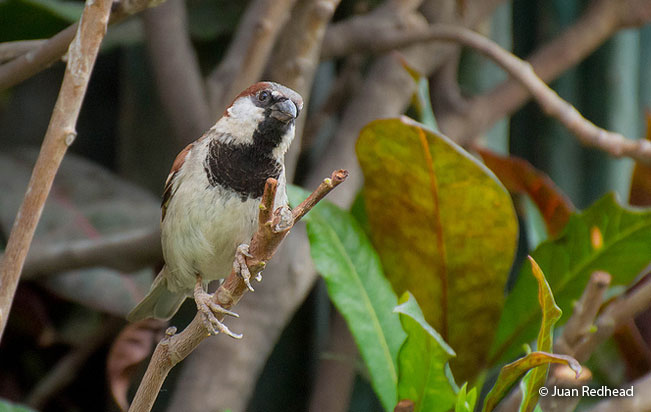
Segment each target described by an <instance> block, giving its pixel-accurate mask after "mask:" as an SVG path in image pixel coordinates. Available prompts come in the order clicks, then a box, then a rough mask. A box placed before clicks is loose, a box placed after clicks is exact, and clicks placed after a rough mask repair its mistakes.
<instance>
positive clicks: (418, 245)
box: [357, 117, 517, 380]
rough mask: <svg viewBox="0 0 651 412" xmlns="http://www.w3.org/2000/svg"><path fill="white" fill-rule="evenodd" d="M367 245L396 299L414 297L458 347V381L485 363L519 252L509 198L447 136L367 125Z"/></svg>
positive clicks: (392, 122) (363, 151)
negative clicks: (371, 246) (370, 242)
mask: <svg viewBox="0 0 651 412" xmlns="http://www.w3.org/2000/svg"><path fill="white" fill-rule="evenodd" d="M357 155H358V158H359V161H360V163H361V166H362V169H363V172H364V178H365V185H364V200H365V203H366V211H367V215H368V221H369V225H370V229H371V238H372V240H373V244H374V245H375V247H376V250H377V251H378V253H379V254H380V257H381V259H382V264H383V266H384V268H385V273H386V274H387V277H388V278H389V280H390V281H391V283H392V285H393V287H394V289H395V290H396V292H397V293H400V294H402V293H404V292H405V291H410V292H411V293H413V294H414V296H415V297H416V299H417V300H418V302H419V303H420V306H421V308H422V310H423V313H424V314H425V319H426V320H427V322H428V323H429V324H430V325H432V326H433V327H434V329H436V330H437V331H438V332H439V333H440V334H441V336H442V337H443V338H444V340H445V341H446V342H448V343H449V344H450V346H451V347H452V348H454V350H455V352H456V353H457V358H455V359H453V360H452V361H451V366H452V370H453V371H454V375H455V376H456V377H457V378H458V379H460V380H467V379H469V378H470V377H472V376H473V375H474V374H475V373H477V371H478V370H479V368H480V367H481V365H482V364H483V363H484V360H485V357H486V352H487V349H488V346H487V344H486V342H490V341H491V340H492V338H493V336H494V333H495V327H496V324H497V320H498V318H499V314H500V311H501V308H502V304H503V301H502V295H503V290H504V284H505V282H506V277H507V274H508V271H509V269H510V267H511V262H512V259H513V255H514V252H515V246H516V240H517V221H516V217H515V212H514V210H513V205H512V203H511V198H510V196H509V194H508V193H507V191H506V190H505V189H504V187H503V186H502V185H501V183H500V182H499V181H498V180H497V179H496V178H495V176H494V175H493V174H492V173H491V172H490V171H489V170H488V169H487V168H486V167H485V166H484V165H483V164H481V163H480V162H478V161H477V160H476V159H474V158H473V157H472V156H470V155H469V154H468V153H466V152H465V151H463V149H461V148H460V147H458V146H457V145H455V144H454V143H452V142H451V141H450V140H449V139H447V138H446V137H444V136H442V135H439V134H435V133H433V132H430V131H428V130H425V129H423V128H422V126H421V125H420V124H417V123H415V122H413V121H411V120H409V119H407V118H405V117H403V118H401V119H388V120H377V121H374V122H371V123H370V124H368V125H367V126H366V127H365V128H364V129H363V130H362V132H361V134H360V137H359V140H358V142H357Z"/></svg>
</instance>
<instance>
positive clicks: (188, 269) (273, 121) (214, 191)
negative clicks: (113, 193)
mask: <svg viewBox="0 0 651 412" xmlns="http://www.w3.org/2000/svg"><path fill="white" fill-rule="evenodd" d="M302 108H303V99H302V98H301V96H300V95H299V94H298V93H296V92H295V91H293V90H291V89H288V88H287V87H284V86H282V85H280V84H277V83H271V82H260V83H256V84H254V85H253V86H251V87H249V88H248V89H246V90H244V91H243V92H242V93H240V94H239V95H238V96H237V97H236V98H235V100H234V101H233V103H232V104H231V105H230V106H229V107H228V108H227V109H226V111H225V112H224V114H223V116H222V118H221V119H219V121H218V122H217V123H215V125H214V126H213V127H212V128H211V129H210V130H208V132H207V133H205V134H204V135H203V136H202V137H201V138H200V139H198V140H196V141H195V142H193V143H191V144H189V145H188V146H187V147H186V148H185V149H183V150H182V151H181V153H179V155H178V156H177V157H176V160H175V161H174V164H173V165H172V170H171V172H170V174H169V176H168V178H167V181H166V182H165V191H164V194H163V204H162V218H161V232H162V233H161V240H162V247H163V257H164V258H165V266H164V267H163V269H162V270H161V272H160V273H159V274H158V276H157V277H156V279H155V280H154V282H153V284H152V286H151V289H150V290H149V293H148V294H147V296H145V298H144V299H143V300H142V301H141V302H140V303H139V304H138V305H137V306H136V307H135V308H134V309H133V310H132V311H131V313H129V315H128V316H127V319H128V320H129V321H132V322H135V321H138V320H141V319H145V318H148V317H154V318H159V319H169V318H171V317H172V316H173V315H174V314H175V313H176V311H177V310H178V308H179V306H181V304H182V303H183V301H184V300H185V299H186V297H188V296H190V295H191V294H193V295H194V300H195V302H196V304H197V309H198V310H199V311H200V312H202V313H203V315H204V324H205V325H206V327H207V328H208V330H209V331H210V332H212V333H217V332H218V331H219V332H223V333H226V334H228V335H230V336H233V337H240V335H236V334H234V333H232V332H231V331H230V330H229V329H228V328H227V327H226V326H225V325H223V324H222V323H221V322H219V321H218V320H217V317H216V316H215V313H217V314H227V315H231V316H237V315H236V314H234V313H233V312H230V311H228V310H226V309H224V308H222V307H220V306H219V305H217V304H216V303H214V302H213V301H212V300H211V299H210V295H209V294H208V293H207V292H206V291H205V289H204V288H205V286H207V283H208V282H209V281H212V280H216V279H223V278H225V277H226V276H228V275H229V273H230V271H231V269H232V268H233V267H235V268H236V269H241V270H240V271H239V273H240V274H241V275H242V277H243V279H244V281H245V282H246V284H247V286H248V287H249V289H251V290H253V289H252V288H251V284H250V279H249V278H250V274H249V272H248V268H246V263H244V255H247V254H248V245H246V244H245V242H248V241H249V240H250V239H251V237H252V236H253V233H254V232H255V230H256V229H257V225H258V212H259V205H260V201H261V199H262V194H263V192H264V186H265V182H266V180H267V178H270V177H273V178H275V179H277V180H278V189H277V193H276V199H275V204H274V209H275V208H277V207H279V206H284V205H286V204H287V194H286V193H285V166H284V158H285V152H286V151H287V149H288V147H289V145H290V143H291V142H292V139H293V138H294V120H295V119H296V117H297V116H298V114H299V113H300V111H301V109H302ZM234 262H235V263H234ZM238 262H239V264H238Z"/></svg>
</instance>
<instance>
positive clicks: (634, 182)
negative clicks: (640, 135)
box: [629, 111, 651, 206]
mask: <svg viewBox="0 0 651 412" xmlns="http://www.w3.org/2000/svg"><path fill="white" fill-rule="evenodd" d="M646 139H647V140H651V111H647V112H646ZM629 203H630V204H631V205H634V206H651V166H649V165H646V164H642V163H640V162H636V163H635V168H634V169H633V177H632V178H631V191H630V195H629Z"/></svg>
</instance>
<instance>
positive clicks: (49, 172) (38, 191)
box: [0, 0, 111, 338]
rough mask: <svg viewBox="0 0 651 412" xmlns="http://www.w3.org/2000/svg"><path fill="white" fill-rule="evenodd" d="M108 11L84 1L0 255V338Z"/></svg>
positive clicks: (103, 0)
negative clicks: (56, 93)
mask: <svg viewBox="0 0 651 412" xmlns="http://www.w3.org/2000/svg"><path fill="white" fill-rule="evenodd" d="M110 12H111V0H95V1H91V0H89V1H88V3H87V4H86V7H85V8H84V12H83V14H82V16H81V19H80V22H79V29H78V30H77V34H76V35H75V37H74V39H73V41H72V43H71V44H70V48H69V50H68V64H67V65H66V71H65V74H64V77H63V83H62V85H61V91H60V92H59V97H58V98H57V102H56V105H55V106H54V111H53V113H52V118H51V119H50V125H49V126H48V129H47V132H46V133H45V138H44V140H43V145H42V147H41V151H40V153H39V156H38V159H37V160H36V165H35V166H34V170H33V172H32V176H31V178H30V181H29V184H28V186H27V193H26V194H25V199H24V200H23V203H22V205H21V206H20V209H19V210H18V215H17V216H16V220H15V222H14V226H13V228H12V230H11V234H10V236H9V241H8V243H7V248H6V250H5V255H4V257H3V259H2V262H0V274H1V276H2V278H1V281H2V287H0V338H1V337H2V333H3V332H4V329H5V326H6V324H7V319H8V317H9V310H10V308H11V302H12V300H13V297H14V294H15V292H16V288H17V287H18V281H19V279H20V272H21V270H22V267H23V263H24V262H25V257H26V256H27V251H28V250H29V246H30V244H31V242H32V238H33V237H34V230H35V229H36V224H37V223H38V221H39V219H40V217H41V213H42V212H43V205H44V204H45V200H46V199H47V196H48V194H49V192H50V189H51V187H52V182H53V180H54V176H55V175H56V172H57V170H58V168H59V165H60V164H61V161H62V160H63V156H64V155H65V153H66V151H67V150H68V147H69V146H70V145H71V144H72V142H74V140H75V137H76V134H77V132H76V131H75V125H76V123H77V117H78V116H79V111H80V109H81V103H82V101H83V98H84V94H85V93H86V88H87V86H88V80H89V79H90V74H91V71H92V68H93V65H94V63H95V59H96V57H97V53H98V51H99V46H100V44H101V42H102V39H103V38H104V35H105V34H106V26H107V24H108V20H109V14H110ZM28 54H29V53H28Z"/></svg>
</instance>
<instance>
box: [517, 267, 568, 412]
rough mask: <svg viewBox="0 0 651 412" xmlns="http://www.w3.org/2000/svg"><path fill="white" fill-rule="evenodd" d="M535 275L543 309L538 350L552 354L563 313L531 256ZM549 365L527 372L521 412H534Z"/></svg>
mask: <svg viewBox="0 0 651 412" xmlns="http://www.w3.org/2000/svg"><path fill="white" fill-rule="evenodd" d="M529 262H530V263H531V269H532V271H533V275H534V276H535V277H536V280H537V281H538V303H539V304H540V308H541V309H542V322H541V324H540V331H539V332H538V340H537V341H536V350H537V351H539V352H551V351H552V348H553V346H554V325H555V324H556V322H558V320H559V319H560V318H561V315H562V314H563V312H562V311H561V310H560V308H559V307H558V306H556V302H555V301H554V295H553V294H552V290H551V288H550V287H549V284H548V283H547V280H546V279H545V275H544V274H543V272H542V270H540V266H538V264H537V263H536V261H535V260H533V258H532V257H531V256H529ZM548 371H549V365H543V366H539V367H537V368H534V369H532V370H530V371H529V372H527V375H526V376H525V377H524V379H523V385H522V402H521V403H520V412H532V411H533V409H534V408H535V407H536V404H537V403H538V398H539V397H540V395H539V393H538V389H540V387H541V386H543V385H544V384H545V380H546V379H547V372H548Z"/></svg>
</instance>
